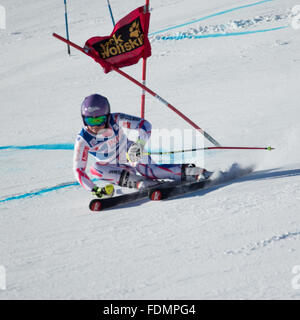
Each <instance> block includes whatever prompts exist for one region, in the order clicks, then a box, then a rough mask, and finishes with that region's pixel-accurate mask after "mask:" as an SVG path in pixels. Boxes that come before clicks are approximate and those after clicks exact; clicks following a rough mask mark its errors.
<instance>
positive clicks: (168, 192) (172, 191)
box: [89, 179, 210, 211]
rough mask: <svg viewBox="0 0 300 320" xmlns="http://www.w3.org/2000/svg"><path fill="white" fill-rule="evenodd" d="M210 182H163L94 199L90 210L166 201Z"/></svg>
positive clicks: (201, 187) (198, 188)
mask: <svg viewBox="0 0 300 320" xmlns="http://www.w3.org/2000/svg"><path fill="white" fill-rule="evenodd" d="M209 181H210V180H209V179H207V180H201V181H197V182H192V183H184V184H182V183H176V182H163V183H160V184H158V185H157V186H152V187H150V188H146V189H144V190H139V191H135V192H132V193H127V194H122V195H119V196H115V197H112V198H105V199H93V200H91V202H90V205H89V208H90V210H91V211H102V210H105V209H109V208H113V207H117V206H120V205H124V204H129V203H132V202H137V201H139V200H143V199H150V200H154V201H157V200H164V199H168V198H171V197H175V196H178V195H181V194H185V193H189V192H193V191H197V190H200V189H203V188H204V187H205V186H207V185H208V182H209Z"/></svg>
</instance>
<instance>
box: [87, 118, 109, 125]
mask: <svg viewBox="0 0 300 320" xmlns="http://www.w3.org/2000/svg"><path fill="white" fill-rule="evenodd" d="M84 121H85V123H86V125H87V126H91V127H94V126H102V125H103V124H105V123H106V121H107V116H101V117H95V118H94V117H84Z"/></svg>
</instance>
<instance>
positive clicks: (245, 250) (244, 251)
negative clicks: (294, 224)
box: [225, 231, 300, 255]
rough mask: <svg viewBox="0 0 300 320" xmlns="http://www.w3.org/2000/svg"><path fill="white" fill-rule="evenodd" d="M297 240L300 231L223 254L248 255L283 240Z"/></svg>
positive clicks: (299, 236)
mask: <svg viewBox="0 0 300 320" xmlns="http://www.w3.org/2000/svg"><path fill="white" fill-rule="evenodd" d="M291 239H295V240H299V239H300V231H294V232H286V233H282V234H280V235H275V236H273V237H271V238H269V239H265V240H261V241H257V242H254V243H249V244H247V245H245V246H243V247H241V248H240V249H235V250H228V251H226V252H225V254H228V255H236V254H246V255H249V254H251V253H253V252H255V251H257V250H259V249H263V248H265V247H267V246H270V245H273V244H275V243H278V242H281V241H283V240H291Z"/></svg>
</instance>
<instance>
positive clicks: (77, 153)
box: [73, 136, 96, 191]
mask: <svg viewBox="0 0 300 320" xmlns="http://www.w3.org/2000/svg"><path fill="white" fill-rule="evenodd" d="M89 149H90V147H89V145H88V144H87V142H86V141H85V140H84V139H82V138H81V137H80V136H79V137H78V138H77V140H76V142H75V147H74V158H73V171H74V175H75V177H76V179H77V181H78V182H79V183H80V184H81V185H82V186H83V187H84V189H86V190H88V191H92V190H93V188H94V187H95V186H96V185H95V184H94V183H93V181H92V180H91V179H90V178H89V176H88V175H87V174H86V172H85V169H86V166H87V161H88V153H89Z"/></svg>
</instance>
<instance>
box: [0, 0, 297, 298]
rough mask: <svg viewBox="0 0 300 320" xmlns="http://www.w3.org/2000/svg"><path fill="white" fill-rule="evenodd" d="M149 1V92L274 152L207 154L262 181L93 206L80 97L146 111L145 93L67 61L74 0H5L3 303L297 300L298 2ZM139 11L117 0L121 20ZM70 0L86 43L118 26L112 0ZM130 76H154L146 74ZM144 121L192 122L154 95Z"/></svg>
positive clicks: (220, 132)
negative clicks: (76, 159)
mask: <svg viewBox="0 0 300 320" xmlns="http://www.w3.org/2000/svg"><path fill="white" fill-rule="evenodd" d="M297 2H298V3H297ZM150 3H151V8H152V11H151V14H152V16H151V26H150V33H151V34H152V36H151V37H150V39H151V45H152V57H151V58H150V59H149V60H148V79H147V84H148V86H149V87H150V88H151V89H152V90H154V91H157V93H158V94H160V95H161V96H163V97H164V98H165V99H166V100H168V101H170V102H171V103H172V104H174V106H176V107H177V108H178V109H180V110H181V111H182V112H184V113H185V114H186V115H187V116H189V117H191V118H192V119H193V121H194V122H196V123H197V124H199V126H200V127H201V128H203V129H205V130H207V132H208V133H209V134H210V135H212V136H213V137H214V138H215V139H216V140H218V141H220V142H221V143H222V145H224V146H263V147H266V146H269V145H271V146H272V147H275V148H276V150H274V151H272V152H268V151H234V152H233V151H222V152H221V151H214V152H210V153H206V156H205V167H206V168H207V169H209V170H223V171H226V170H228V168H229V167H230V166H231V164H233V163H238V167H239V168H244V167H248V166H255V171H254V172H253V173H252V174H250V175H247V176H244V177H239V178H238V179H235V180H233V181H229V182H224V183H223V184H222V185H215V186H214V187H212V188H210V189H208V190H205V191H199V192H196V193H194V194H192V195H187V196H184V197H181V198H177V199H173V200H169V201H164V202H139V203H138V204H133V205H130V206H125V207H120V208H117V209H114V210H111V211H105V212H101V213H98V214H94V213H91V212H89V209H88V203H89V201H90V200H91V198H92V197H91V195H90V194H89V193H88V192H86V191H85V190H84V189H83V188H81V187H79V186H77V185H74V177H73V173H72V157H73V154H72V150H71V148H72V144H73V142H74V139H75V136H76V134H77V133H78V132H79V130H80V127H81V119H80V114H79V106H80V104H81V101H82V100H83V98H84V97H85V96H87V95H89V94H92V93H96V92H97V93H100V94H102V95H105V96H107V97H108V98H109V100H110V102H111V106H112V109H113V111H114V112H118V111H119V112H127V113H131V114H136V115H139V114H140V112H139V108H140V93H141V92H140V89H139V88H137V87H135V86H134V85H132V84H131V83H130V82H128V81H127V80H126V79H123V78H121V77H120V76H119V75H118V74H115V73H109V74H107V75H105V74H104V73H103V72H102V70H101V68H100V66H98V65H97V64H96V63H95V62H94V61H93V60H92V59H90V58H88V57H86V56H84V55H83V54H81V53H80V52H76V51H75V50H73V49H71V51H72V54H71V57H69V56H68V55H67V50H66V46H65V44H63V43H62V42H60V41H58V40H57V39H55V38H53V37H52V33H53V32H56V33H58V34H61V35H63V36H64V35H65V27H64V8H63V1H61V0H43V1H42V0H39V1H37V0H28V1H22V0H14V1H11V0H1V5H2V6H4V7H5V9H6V24H7V25H6V29H5V30H2V29H1V30H0V43H1V48H0V75H1V82H0V104H1V127H0V132H1V135H0V148H1V149H0V164H1V179H0V190H1V198H0V200H1V202H0V265H1V266H2V270H3V267H5V270H6V290H1V289H0V299H299V297H300V290H299V287H300V279H299V274H297V273H293V272H292V271H294V272H297V268H296V267H295V266H297V265H300V255H299V250H300V214H299V213H300V205H299V204H300V157H299V156H300V143H299V136H300V128H299V119H300V109H299V108H300V105H299V76H300V29H298V30H297V29H294V28H292V27H291V23H292V21H294V19H296V18H297V17H296V16H295V13H294V14H293V13H292V8H293V7H294V6H295V5H297V4H299V1H297V0H274V1H258V0H245V1H239V0H226V1H224V0H211V1H199V0H190V1H184V0H177V1H174V0H153V1H151V2H150ZM142 4H143V1H140V0H139V1H137V0H131V1H126V2H125V1H121V0H114V1H111V5H112V9H113V12H114V15H115V19H116V20H118V19H120V18H121V17H123V16H124V15H126V14H127V13H128V12H129V11H131V10H133V9H134V8H136V7H137V6H139V5H142ZM68 5H69V6H68V9H69V23H70V38H71V40H73V41H74V42H75V43H78V44H80V45H83V44H84V42H85V41H86V40H87V39H88V38H89V37H92V36H96V35H108V34H110V32H111V31H112V23H111V20H110V16H109V11H108V9H107V6H106V1H104V0H103V1H79V0H73V1H68ZM193 21H194V23H191V22H193ZM178 25H181V27H178V28H173V27H176V26H178ZM165 29H167V30H166V31H163V32H161V30H165ZM124 71H126V72H128V73H130V74H131V75H133V76H134V77H137V78H138V79H141V64H138V65H136V66H133V67H129V68H126V69H124ZM146 118H147V119H148V120H149V121H151V122H152V124H153V128H155V129H162V128H166V129H173V128H180V129H185V128H189V125H188V124H186V123H185V122H184V121H183V120H182V119H181V118H179V117H178V116H177V115H176V114H174V113H172V112H171V111H170V110H168V109H167V108H166V107H165V106H163V105H162V104H161V103H160V102H159V101H157V100H155V99H154V98H152V97H150V96H147V105H146ZM61 144H65V145H67V146H68V147H67V148H65V150H64V149H59V147H60V146H61ZM33 145H44V147H41V148H29V146H33ZM207 145H210V144H209V143H207ZM7 146H23V147H25V149H22V148H21V149H16V148H7ZM51 146H52V148H50V147H51ZM26 147H27V148H26ZM47 149H51V150H47ZM91 163H92V160H91ZM62 185H63V186H64V188H62V187H61V186H62Z"/></svg>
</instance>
